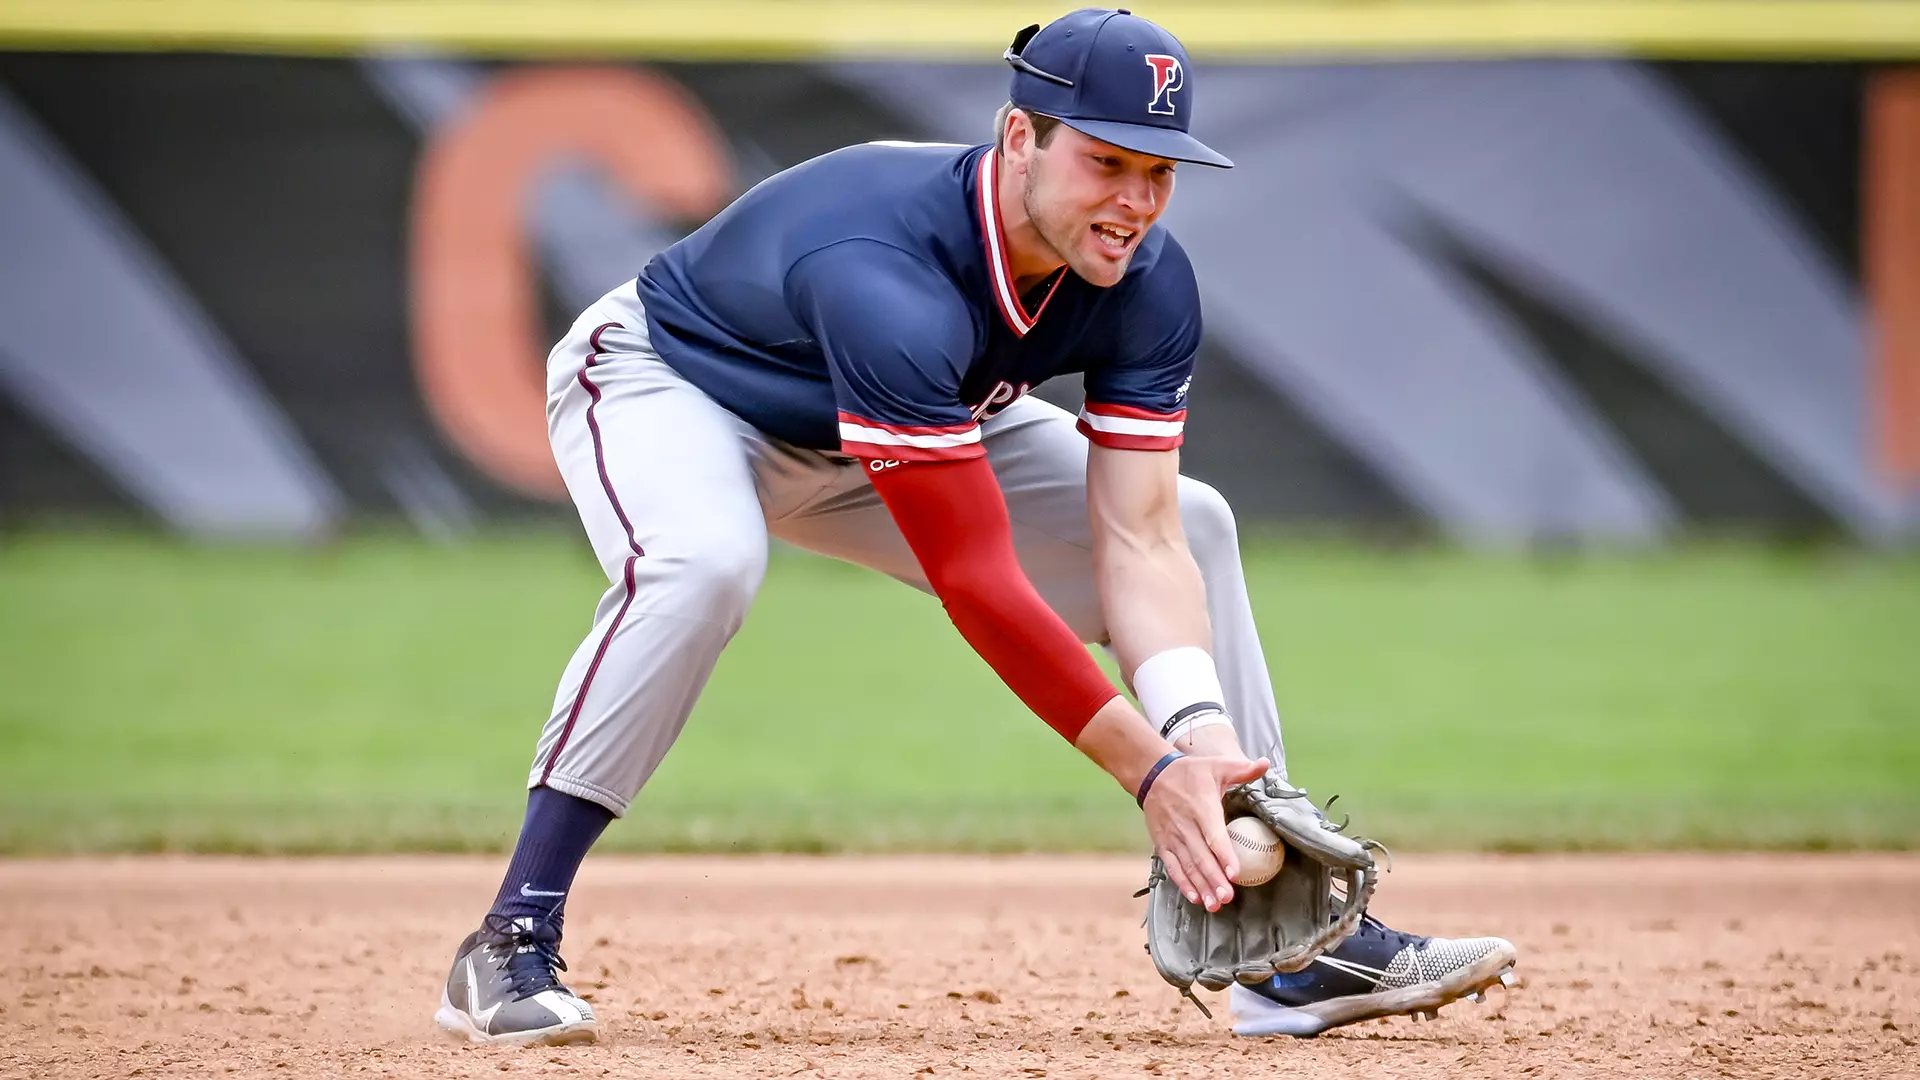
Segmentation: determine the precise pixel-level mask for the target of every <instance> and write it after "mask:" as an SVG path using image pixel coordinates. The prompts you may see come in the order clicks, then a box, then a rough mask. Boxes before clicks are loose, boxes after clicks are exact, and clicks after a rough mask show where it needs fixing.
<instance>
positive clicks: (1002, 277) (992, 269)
mask: <svg viewBox="0 0 1920 1080" xmlns="http://www.w3.org/2000/svg"><path fill="white" fill-rule="evenodd" d="M998 153H999V152H998V151H996V150H989V151H987V152H986V153H984V154H981V155H980V175H979V177H978V182H977V183H975V184H974V191H975V193H976V195H977V196H978V198H979V206H980V232H981V235H982V236H983V237H984V239H985V240H986V244H987V277H988V278H989V279H990V280H991V284H992V288H993V299H994V306H996V307H998V308H999V309H1000V317H1001V318H1002V319H1004V320H1006V324H1007V327H1008V328H1009V329H1011V330H1012V331H1013V332H1014V333H1015V334H1016V335H1018V336H1020V337H1026V336H1027V331H1029V330H1031V329H1033V324H1034V323H1036V322H1039V321H1040V313H1041V312H1042V311H1045V310H1046V309H1047V301H1049V300H1052V299H1053V294H1054V293H1056V292H1059V291H1060V283H1061V282H1062V281H1065V280H1066V279H1067V275H1066V271H1064V270H1060V271H1056V272H1055V273H1054V275H1053V287H1052V288H1050V289H1048V290H1047V295H1046V296H1044V297H1041V299H1040V306H1039V307H1037V308H1034V309H1033V314H1031V315H1029V314H1027V309H1026V307H1025V305H1023V304H1021V303H1020V291H1019V290H1018V289H1016V288H1014V284H1013V266H1012V264H1011V263H1009V262H1008V261H1007V238H1006V235H1005V234H1004V233H1003V232H1002V231H1001V229H1000V198H999V184H1000V180H999V174H998V171H997V170H996V169H995V168H994V162H995V160H996V156H997V155H998Z"/></svg>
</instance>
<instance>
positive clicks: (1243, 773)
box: [1144, 757, 1268, 911]
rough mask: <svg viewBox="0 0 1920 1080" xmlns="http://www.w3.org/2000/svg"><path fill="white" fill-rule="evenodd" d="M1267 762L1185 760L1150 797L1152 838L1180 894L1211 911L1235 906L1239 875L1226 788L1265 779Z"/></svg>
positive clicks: (1172, 767) (1177, 763)
mask: <svg viewBox="0 0 1920 1080" xmlns="http://www.w3.org/2000/svg"><path fill="white" fill-rule="evenodd" d="M1267 765H1268V762H1267V759H1266V758H1261V759H1259V760H1258V761H1248V760H1247V759H1245V758H1241V757H1183V758H1180V759H1178V760H1176V761H1174V762H1173V763H1172V764H1170V765H1168V766H1167V767H1166V768H1165V769H1164V770H1162V771H1161V773H1160V776H1159V777H1158V778H1157V779H1156V780H1154V783H1153V788H1152V789H1151V790H1150V791H1148V792H1147V801H1146V805H1145V807H1144V809H1145V810H1146V814H1147V835H1148V836H1150V837H1152V838H1153V848H1154V850H1155V851H1156V852H1158V853H1159V855H1160V861H1161V862H1163V863H1165V864H1166V867H1167V875H1168V876H1169V877H1171V878H1172V879H1173V883H1174V884H1175V885H1176V886H1178V887H1179V889H1180V893H1181V895H1183V896H1185V897H1186V898H1187V900H1188V901H1189V902H1191V903H1195V904H1199V905H1201V906H1202V907H1204V908H1206V909H1207V910H1208V911H1218V910H1220V907H1221V905H1223V904H1227V903H1230V902H1232V900H1233V883H1232V881H1231V878H1232V877H1233V875H1234V874H1236V873H1238V872H1239V869H1240V865H1239V860H1238V859H1236V858H1235V857H1234V854H1233V843H1232V841H1231V840H1230V839H1228V836H1227V815H1226V810H1225V809H1224V808H1223V807H1222V805H1221V800H1222V798H1223V797H1224V796H1225V795H1226V793H1227V789H1228V788H1230V787H1232V786H1234V785H1235V784H1245V783H1250V782H1252V781H1254V780H1258V779H1259V778H1260V777H1262V776H1264V775H1265V774H1266V771H1267Z"/></svg>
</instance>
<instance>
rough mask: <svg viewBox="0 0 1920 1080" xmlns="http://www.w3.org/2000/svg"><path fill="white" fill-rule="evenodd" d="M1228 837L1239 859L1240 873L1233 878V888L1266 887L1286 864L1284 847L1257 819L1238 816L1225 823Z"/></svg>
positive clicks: (1263, 823)
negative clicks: (1240, 886) (1239, 886)
mask: <svg viewBox="0 0 1920 1080" xmlns="http://www.w3.org/2000/svg"><path fill="white" fill-rule="evenodd" d="M1227 836H1228V837H1229V838H1231V839H1232V841H1233V853H1234V854H1235V855H1237V856H1239V858H1240V872H1239V873H1237V874H1235V875H1233V883H1234V884H1235V885H1265V884H1266V883H1267V882H1269V881H1272V880H1273V875H1275V874H1277V873H1279V872H1280V867H1281V866H1282V865H1284V864H1285V863H1286V861H1287V847H1286V845H1285V844H1282V843H1281V842H1280V837H1279V836H1277V835H1275V833H1274V831H1273V830H1272V829H1270V828H1268V827H1267V823H1266V822H1264V821H1261V820H1260V819H1259V818H1257V817H1237V818H1234V819H1233V820H1232V821H1229V822H1227Z"/></svg>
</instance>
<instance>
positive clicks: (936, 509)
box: [867, 457, 1120, 742]
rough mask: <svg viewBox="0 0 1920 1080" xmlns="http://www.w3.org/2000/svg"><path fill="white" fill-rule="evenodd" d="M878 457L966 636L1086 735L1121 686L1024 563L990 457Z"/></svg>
mask: <svg viewBox="0 0 1920 1080" xmlns="http://www.w3.org/2000/svg"><path fill="white" fill-rule="evenodd" d="M876 464H878V463H876V462H869V463H868V466H867V468H868V473H867V475H868V476H869V477H871V478H872V480H873V487H874V490H876V491H878V492H879V493H880V498H881V500H882V501H883V502H885V503H886V504H887V509H888V511H890V512H891V513H892V514H893V520H894V521H896V522H898V523H899V525H900V532H901V533H902V534H903V535H904V536H905V537H906V539H907V546H909V547H911V548H912V549H913V554H914V556H915V557H917V558H918V559H919V560H920V569H921V570H922V571H924V572H925V573H926V575H927V581H928V582H929V583H930V584H931V585H932V586H933V591H934V594H935V595H937V596H938V597H940V602H941V603H942V604H943V605H945V606H946V609H947V616H948V617H949V618H951V619H952V620H953V625H954V626H955V627H957V628H958V629H959V631H960V636H961V637H964V638H966V639H967V644H969V645H971V646H973V650H974V651H975V652H977V653H979V654H980V657H981V659H983V660H985V661H986V662H987V663H988V664H989V665H991V666H992V667H993V670H994V671H995V672H996V673H998V674H999V676H1000V678H1001V679H1002V680H1003V681H1004V682H1006V684H1007V686H1008V687H1009V688H1011V689H1012V690H1013V692H1014V693H1015V694H1017V695H1018V696H1019V698H1020V700H1021V701H1024V702H1026V704H1027V707H1028V708H1029V709H1032V710H1033V711H1034V712H1035V713H1037V714H1038V715H1039V717H1040V719H1042V720H1045V721H1046V722H1047V723H1048V725H1050V726H1051V727H1052V728H1053V729H1054V730H1055V731H1058V732H1059V733H1060V734H1061V735H1064V736H1065V737H1066V739H1067V741H1068V742H1073V741H1074V740H1076V739H1078V738H1079V737H1080V731H1081V729H1083V728H1085V727H1086V726H1087V721H1089V720H1092V719H1093V715H1094V714H1095V713H1097V712H1099V711H1100V709H1101V707H1102V706H1104V705H1106V703H1107V702H1109V701H1112V700H1113V699H1114V698H1115V697H1118V696H1119V693H1120V692H1119V691H1118V690H1116V689H1114V686H1113V683H1111V682H1109V681H1108V680H1107V677H1106V675H1105V674H1104V673H1103V672H1101V670H1100V667H1099V665H1097V664H1095V663H1094V662H1093V658H1092V657H1091V656H1088V655H1087V649H1086V646H1084V645H1082V644H1081V643H1080V639H1079V638H1078V637H1076V636H1075V635H1074V633H1073V631H1072V630H1070V629H1068V628H1067V624H1066V623H1065V622H1064V621H1062V620H1061V618H1060V616H1059V615H1057V614H1055V613H1054V610H1053V609H1052V608H1050V607H1048V606H1047V602H1046V601H1045V600H1042V599H1041V598H1040V593H1039V592H1038V591H1037V590H1036V589H1034V587H1033V582H1031V581H1029V580H1028V579H1027V574H1026V571H1024V570H1022V569H1021V568H1020V560H1019V558H1018V557H1017V556H1016V555H1015V554H1014V550H1013V525H1012V523H1011V522H1010V521H1009V520H1008V518H1007V500H1006V497H1005V496H1003V495H1002V494H1001V493H1000V484H999V482H998V481H996V480H995V479H994V476H993V468H992V467H991V466H989V465H988V464H987V459H986V458H984V457H976V458H969V459H966V460H964V461H939V462H912V463H907V464H898V465H887V466H885V467H882V468H880V469H878V470H877V471H876V470H875V469H874V466H875V465H876Z"/></svg>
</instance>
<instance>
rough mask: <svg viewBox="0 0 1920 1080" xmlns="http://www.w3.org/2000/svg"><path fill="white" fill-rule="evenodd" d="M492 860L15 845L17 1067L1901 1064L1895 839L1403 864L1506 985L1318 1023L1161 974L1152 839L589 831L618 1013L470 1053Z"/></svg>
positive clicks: (551, 1070) (1406, 892)
mask: <svg viewBox="0 0 1920 1080" xmlns="http://www.w3.org/2000/svg"><path fill="white" fill-rule="evenodd" d="M498 866H499V864H498V861H497V860H492V859H486V860H472V859H417V858H408V859H367V860H263V859H252V860H249V859H126V860H85V861H19V862H0V913H4V916H5V925H6V928H7V931H8V933H7V935H6V938H7V940H8V942H9V944H10V947H9V949H8V950H7V951H6V954H5V956H4V959H3V960H0V964H4V984H5V986H6V988H7V992H6V994H5V995H0V1075H4V1076H8V1077H135V1076H137V1077H171V1076H180V1077H187V1076H192V1077H203V1076H215V1077H220V1076H262V1077H276V1078H281V1077H355V1076H361V1075H365V1076H369V1077H375V1076H394V1077H436V1078H438V1077H479V1076H487V1077H497V1076H501V1075H503V1074H505V1075H539V1076H588V1077H596V1076H603V1075H605V1076H615V1077H656V1076H659V1077H666V1076H672V1077H786V1076H799V1077H908V1078H912V1077H923V1076H933V1077H940V1076H946V1075H949V1074H963V1073H970V1074H972V1075H976V1076H1008V1077H1016V1078H1025V1077H1041V1076H1046V1077H1064V1076H1100V1077H1132V1076H1202V1077H1214V1076H1223V1075H1231V1076H1253V1075H1263V1076H1265V1075H1276V1076H1289V1077H1334V1076H1340V1077H1349V1076H1440V1075H1446V1076H1453V1077H1481V1076H1498V1077H1503V1078H1504V1077H1513V1076H1528V1077H1533V1076H1582V1077H1592V1076H1616V1075H1617V1076H1626V1075H1633V1076H1637V1077H1643V1078H1644V1077H1655V1076H1677V1075H1689V1076H1716V1075H1718V1076H1766V1077H1776V1076H1777V1077H1786V1076H1832V1077H1876V1078H1878V1077H1890V1076H1920V857H1914V856H1833V857H1824V856H1809V857H1772V856H1766V857H1762V856H1735V857H1714V858H1700V857H1680V856H1671V857H1667V856H1647V857H1641V856H1633V857H1552V858H1531V857H1528V858H1463V857H1451V856H1410V857H1406V858H1403V859H1401V860H1400V867H1399V869H1398V870H1397V871H1396V872H1395V873H1393V874H1392V875H1390V876H1389V877H1388V878H1387V879H1386V881H1385V882H1384V884H1383V886H1382V888H1381V891H1380V893H1379V894H1378V897H1377V899H1376V901H1375V904H1374V909H1375V911H1376V912H1377V913H1378V914H1380V915H1381V916H1382V917H1384V918H1386V919H1388V920H1389V921H1391V922H1393V923H1395V924H1396V925H1400V926H1403V927H1405V928H1408V929H1414V930H1418V931H1421V932H1427V933H1440V934H1456V935H1457V934H1468V933H1499V934H1502V935H1504V936H1506V937H1508V938H1511V939H1512V940H1513V941H1514V942H1515V944H1516V945H1518V947H1519V950H1520V965H1519V968H1518V971H1517V974H1518V975H1519V976H1520V979H1519V982H1518V985H1516V986H1515V987H1514V988H1513V989H1512V990H1510V991H1506V992H1504V993H1503V992H1501V991H1499V990H1497V989H1496V990H1495V991H1493V992H1492V993H1491V994H1490V995H1489V997H1488V1000H1487V1002H1486V1004H1484V1005H1474V1004H1472V1003H1468V1002H1459V1003H1456V1004H1454V1005H1452V1006H1449V1007H1448V1008H1447V1009H1446V1010H1445V1011H1444V1012H1442V1013H1441V1018H1440V1020H1439V1022H1438V1023H1431V1024H1415V1023H1414V1022H1412V1021H1411V1020H1408V1019H1405V1018H1395V1019H1390V1020H1384V1021H1374V1022H1371V1023H1366V1024H1361V1025H1357V1026H1354V1027H1350V1028H1346V1029H1342V1030H1340V1031H1336V1032H1331V1033H1329V1034H1327V1035H1323V1036H1321V1037H1320V1038H1319V1039H1316V1040H1311V1041H1294V1040H1262V1041H1253V1040H1243V1039H1235V1038H1233V1037H1232V1036H1231V1035H1229V1034H1228V1033H1227V1030H1226V1024H1225V1020H1224V1015H1223V1014H1224V1005H1225V996H1224V995H1208V998H1209V1000H1210V1003H1211V1004H1215V1005H1217V1006H1218V1007H1217V1008H1216V1010H1215V1012H1216V1019H1214V1020H1212V1021H1208V1020H1205V1019H1203V1018H1202V1017H1201V1016H1200V1014H1199V1013H1198V1012H1197V1011H1195V1010H1194V1009H1193V1008H1192V1007H1191V1006H1187V1005H1182V1004H1181V1003H1180V1002H1179V1000H1178V998H1176V997H1175V995H1174V994H1173V992H1172V991H1171V990H1170V989H1169V988H1167V987H1166V986H1165V984H1163V983H1161V982H1160V981H1159V978H1158V976H1157V975H1155V973H1154V971H1153V968H1152V965H1151V964H1150V963H1149V962H1148V960H1147V958H1146V955H1145V954H1144V953H1143V952H1142V951H1141V942H1142V940H1143V938H1142V931H1141V930H1140V928H1139V926H1138V925H1137V923H1138V916H1139V912H1140V907H1139V904H1140V901H1136V900H1133V899H1131V898H1130V896H1129V894H1130V893H1131V891H1132V890H1133V888H1134V887H1135V886H1136V885H1137V884H1138V883H1139V880H1140V877H1141V874H1142V869H1143V867H1142V860H1138V859H1122V860H1115V859H1110V858H1066V859H1060V858H1037V857H1036V858H1011V859H920V858H916V859H806V858H796V859H666V860H632V859H629V860H620V859H604V860H592V861H590V862H589V863H588V866H587V869H586V871H585V872H584V873H583V875H582V879H581V882H580V886H579V889H578V891H577V892H576V894H575V897H574V899H573V901H572V903H571V912H572V915H571V918H570V919H569V922H568V928H567V931H568V934H567V936H568V944H567V949H566V952H567V955H568V957H569V958H570V959H571V960H572V961H573V972H572V977H573V985H574V987H575V988H576V989H578V990H581V991H584V993H585V995H586V996H587V997H589V998H590V999H591V1000H592V1001H593V1002H594V1005H595V1008H596V1009H597V1010H598V1011H599V1014H600V1016H601V1017H602V1019H603V1023H604V1026H603V1041H602V1042H601V1044H600V1045H598V1046H591V1047H572V1048H565V1049H548V1048H539V1049H500V1048H492V1047H487V1048H472V1047H467V1046H464V1045H461V1044H458V1043H455V1042H452V1041H449V1040H446V1039H445V1038H443V1037H441V1036H439V1035H438V1033H437V1031H436V1029H434V1028H433V1026H432V1023H431V1020H430V1015H431V1013H432V1011H433V1006H434V1005H435V1004H436V1003H437V998H438V995H439V983H440V980H441V979H442V978H443V977H444V975H445V970H446V964H447V962H448V960H449V959H450V956H451V951H452V948H453V946H454V944H455V943H456V941H457V939H458V938H459V937H460V936H461V934H463V933H464V932H465V930H466V929H467V928H468V927H469V926H470V925H471V924H472V923H474V922H475V921H476V920H477V917H478V914H479V909H480V908H481V907H482V906H483V905H484V903H485V901H486V900H487V899H488V898H489V897H490V896H491V889H492V885H493V882H494V875H495V874H496V873H497V872H498Z"/></svg>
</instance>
